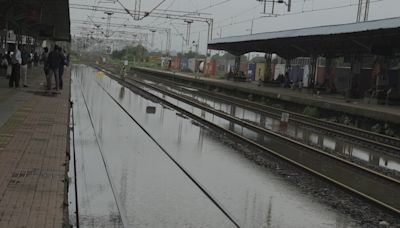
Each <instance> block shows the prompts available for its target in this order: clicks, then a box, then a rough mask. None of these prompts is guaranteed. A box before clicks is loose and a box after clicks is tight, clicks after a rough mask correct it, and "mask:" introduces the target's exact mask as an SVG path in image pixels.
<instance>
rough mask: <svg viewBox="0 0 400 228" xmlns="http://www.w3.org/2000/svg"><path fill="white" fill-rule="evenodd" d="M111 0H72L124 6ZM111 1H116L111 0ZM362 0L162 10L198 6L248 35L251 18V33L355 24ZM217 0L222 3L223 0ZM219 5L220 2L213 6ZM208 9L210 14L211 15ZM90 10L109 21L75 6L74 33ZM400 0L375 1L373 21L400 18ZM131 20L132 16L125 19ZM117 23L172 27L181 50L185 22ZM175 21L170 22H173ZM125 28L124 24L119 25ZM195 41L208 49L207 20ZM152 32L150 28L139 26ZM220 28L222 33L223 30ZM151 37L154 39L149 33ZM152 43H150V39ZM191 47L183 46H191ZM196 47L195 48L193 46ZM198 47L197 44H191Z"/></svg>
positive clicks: (247, 2)
mask: <svg viewBox="0 0 400 228" xmlns="http://www.w3.org/2000/svg"><path fill="white" fill-rule="evenodd" d="M107 1H110V0H87V1H84V2H85V3H82V2H83V1H81V0H70V3H71V4H88V5H99V6H104V7H115V8H121V6H120V5H119V4H118V3H114V4H112V3H111V4H110V3H107ZM111 1H112V0H111ZM120 1H121V3H122V4H123V5H125V6H126V7H127V8H128V9H130V10H133V8H134V2H135V0H120ZM358 1H359V0H292V10H291V12H287V8H286V6H285V5H283V4H277V5H276V8H275V13H276V14H279V15H280V16H277V17H265V15H263V14H262V11H263V5H262V4H261V3H259V2H257V1H256V0H166V1H165V2H164V3H163V4H162V5H161V6H160V7H159V8H158V9H169V10H181V11H198V10H199V9H204V8H207V7H208V8H207V9H204V10H202V11H200V12H202V13H207V15H203V16H204V17H210V18H214V30H213V36H214V38H217V37H220V36H222V37H226V36H235V35H244V34H249V33H250V28H251V24H252V20H253V19H254V25H253V33H260V32H269V31H279V30H287V29H294V28H304V27H313V26H320V25H329V24H343V23H353V22H355V20H356V14H357V4H358ZM160 2H161V0H142V6H141V8H142V10H143V11H149V10H150V9H152V8H153V7H155V6H156V5H157V4H158V3H160ZM218 3H222V4H219V5H218ZM267 4H268V5H267V11H268V12H270V11H271V4H270V3H267ZM214 5H216V6H214ZM212 6H214V7H212ZM208 14H209V15H208ZM88 15H94V16H95V17H96V18H97V17H98V19H96V18H95V20H96V21H105V20H104V19H101V18H100V17H104V13H102V12H91V11H86V10H78V9H71V19H72V28H73V30H72V34H78V33H79V31H78V30H76V27H77V26H79V25H78V24H77V23H75V22H74V20H76V19H80V20H87V17H88ZM399 16H400V1H399V0H371V6H370V12H369V20H376V19H383V18H390V17H399ZM127 20H128V21H127ZM112 22H114V23H128V24H135V25H150V26H158V27H167V28H171V29H172V33H173V36H172V49H174V50H176V51H181V49H182V36H181V35H179V34H178V31H179V33H182V34H186V25H185V23H184V22H183V21H177V20H166V19H161V18H154V17H148V18H145V19H143V20H142V21H133V20H132V18H130V17H129V16H127V15H122V14H119V15H115V16H114V18H113V19H112ZM171 23H172V25H171ZM119 30H121V29H119ZM191 31H192V32H191V38H190V39H191V40H192V41H197V39H198V37H199V33H200V51H201V52H203V53H204V52H205V50H206V43H207V25H206V24H205V23H194V24H192V29H191ZM140 32H141V33H148V31H140ZM221 32H222V33H221ZM149 39H150V38H149ZM147 45H149V43H147ZM161 46H162V47H163V48H165V35H164V34H160V33H156V35H155V42H154V48H158V49H160V48H161ZM188 48H189V47H185V50H188ZM192 48H193V47H192ZM193 49H194V48H193Z"/></svg>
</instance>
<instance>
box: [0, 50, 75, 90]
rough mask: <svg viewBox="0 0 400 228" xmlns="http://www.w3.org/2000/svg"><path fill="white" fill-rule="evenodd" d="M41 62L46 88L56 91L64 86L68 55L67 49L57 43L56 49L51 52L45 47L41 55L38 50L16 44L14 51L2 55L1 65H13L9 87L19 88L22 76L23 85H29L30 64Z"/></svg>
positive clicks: (5, 67)
mask: <svg viewBox="0 0 400 228" xmlns="http://www.w3.org/2000/svg"><path fill="white" fill-rule="evenodd" d="M20 47H21V50H20V49H19V48H20ZM39 62H42V63H43V66H44V74H45V76H46V88H47V89H48V90H51V89H54V90H56V91H58V90H60V89H62V88H63V79H62V77H63V74H64V66H66V65H68V62H69V61H68V56H67V55H66V53H65V51H64V50H63V49H62V48H61V47H59V46H57V45H55V46H54V49H53V50H52V51H51V52H49V49H48V48H47V47H45V48H44V49H43V53H42V54H41V55H40V56H39V54H38V53H37V52H35V53H30V52H28V50H27V47H26V46H25V45H23V46H18V45H16V46H15V50H14V52H12V53H7V54H4V55H1V56H0V67H1V68H2V69H6V70H7V68H8V67H10V66H11V75H10V79H9V87H10V88H12V87H15V88H18V87H19V86H20V78H21V77H22V79H23V87H28V64H32V63H33V64H34V66H38V65H39ZM52 77H54V79H55V86H54V87H53V88H52Z"/></svg>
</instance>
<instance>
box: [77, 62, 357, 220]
mask: <svg viewBox="0 0 400 228" xmlns="http://www.w3.org/2000/svg"><path fill="white" fill-rule="evenodd" d="M73 71H74V84H73V88H74V89H73V93H74V96H73V98H74V103H75V105H76V106H75V109H76V110H75V111H74V112H77V115H78V116H79V115H80V116H82V121H80V122H78V123H79V125H78V123H77V126H76V128H77V129H81V132H82V134H80V135H79V137H80V140H79V142H77V143H78V144H79V149H77V150H78V151H77V153H78V155H77V158H78V160H80V162H79V165H78V168H79V176H78V186H79V189H80V192H82V193H81V195H80V196H79V197H78V198H79V201H80V202H81V204H80V209H81V211H82V213H85V214H82V215H85V216H83V217H84V218H86V219H87V221H96V222H98V223H101V222H104V223H108V224H110V223H112V221H117V222H119V223H122V224H124V225H125V227H232V224H231V223H230V222H229V221H228V220H227V219H226V218H225V217H224V215H223V214H222V213H221V212H220V211H219V210H218V209H217V208H216V207H215V206H214V205H213V204H212V203H211V202H210V201H209V200H208V199H207V198H206V197H205V196H204V195H203V194H202V193H201V192H200V191H199V190H198V189H197V188H196V186H194V185H193V184H192V183H191V182H190V180H189V179H188V178H187V177H185V176H184V175H183V174H182V172H181V171H180V170H178V169H177V168H176V167H175V166H174V164H173V163H172V162H171V161H170V160H168V158H167V157H166V156H165V155H164V154H163V153H162V152H161V151H160V148H158V147H157V146H156V145H155V144H154V142H152V141H151V140H150V139H149V137H148V136H147V135H145V134H144V132H143V131H142V130H140V129H139V127H138V126H137V125H136V124H135V123H133V121H132V120H131V119H130V118H129V117H128V116H127V115H126V114H124V113H122V111H121V109H120V108H119V107H118V106H117V105H116V104H115V103H114V102H113V101H112V100H111V99H110V98H109V97H108V95H107V94H106V93H105V92H104V91H103V90H102V88H101V87H100V86H99V85H98V84H97V82H98V83H100V84H101V85H102V86H103V87H105V88H106V90H107V91H108V92H109V93H111V94H112V96H113V97H114V98H115V99H117V100H119V101H120V103H121V104H122V105H123V106H124V107H125V108H126V109H127V110H128V111H129V113H130V114H131V115H132V116H133V117H134V118H135V119H136V120H137V121H138V122H139V123H140V124H141V125H142V126H143V127H144V128H145V129H146V130H147V131H148V132H149V133H150V134H151V135H152V136H153V137H154V138H155V139H156V140H157V141H158V142H159V143H160V144H161V145H162V146H163V147H164V148H165V149H166V150H167V151H168V152H169V153H171V155H172V156H173V157H174V158H175V159H177V160H178V161H179V162H180V163H181V164H182V165H183V166H184V167H185V168H186V169H187V170H188V171H189V173H191V174H192V175H193V176H194V177H195V178H196V179H197V180H199V181H200V183H201V184H202V185H203V186H204V187H205V188H206V189H207V190H208V191H209V192H210V193H211V194H212V195H213V196H214V197H215V198H217V199H218V201H219V202H220V203H221V204H222V205H223V207H224V208H226V209H227V210H228V211H229V212H230V213H231V214H232V215H233V216H234V217H235V218H236V219H237V221H238V222H239V224H240V225H241V226H242V227H354V225H353V223H352V221H351V220H349V218H347V217H346V216H345V215H342V214H341V213H340V212H337V211H334V210H332V209H330V208H328V207H326V206H325V205H322V204H320V203H318V202H317V201H316V200H315V199H313V198H310V197H309V196H306V195H304V194H302V193H301V192H300V191H298V189H296V187H294V186H291V185H290V184H288V183H287V182H286V181H285V180H283V179H281V177H279V176H275V175H273V174H272V173H270V172H269V171H268V170H267V169H264V168H262V167H259V166H257V165H255V164H254V163H252V162H251V161H249V160H247V159H245V158H244V157H243V156H241V155H240V154H239V153H238V152H236V151H234V150H233V149H232V148H229V147H227V146H225V145H224V144H222V143H221V142H219V141H218V140H216V139H214V138H213V137H212V136H211V135H209V134H208V132H207V131H205V130H204V129H202V128H200V127H198V126H196V125H193V124H192V121H191V120H190V119H186V118H183V117H181V116H179V115H177V113H176V112H175V111H173V110H170V109H167V108H163V107H162V106H161V105H159V104H154V103H153V102H151V101H149V100H146V99H144V98H142V97H141V96H138V95H136V94H134V93H132V92H131V91H129V90H128V89H124V88H123V87H121V85H119V84H118V83H116V82H115V81H113V80H111V79H109V78H108V77H96V72H95V71H94V70H92V69H90V68H87V67H83V66H81V67H74V69H73ZM78 82H79V83H78ZM81 89H82V91H83V94H84V96H82V94H81V93H80V90H81ZM84 98H85V99H86V102H87V104H88V109H89V111H90V115H91V118H92V120H93V124H94V130H93V127H91V126H90V119H89V120H88V118H89V117H88V112H87V110H86V109H85V107H82V106H83V105H81V104H82V103H83V102H84V100H83V99H84ZM148 106H154V107H155V108H156V113H154V114H147V113H146V108H147V107H148ZM220 121H223V120H220ZM87 122H89V124H88V123H87ZM221 124H226V125H227V126H229V123H228V122H224V123H221ZM232 127H234V128H235V126H232ZM237 130H238V131H240V130H243V129H240V128H238V129H237ZM94 132H95V134H94ZM244 134H245V133H244ZM249 134H250V133H249ZM254 137H257V135H254ZM96 139H97V140H98V142H99V145H100V149H101V151H102V152H103V154H104V159H105V161H106V165H104V164H103V163H102V158H101V155H100V151H99V150H100V149H99V147H96V146H97V144H96ZM95 154H97V155H95ZM89 155H92V156H91V157H89ZM86 156H87V157H86ZM106 167H107V168H106ZM88 170H91V171H90V172H89V171H88ZM107 171H108V173H109V175H110V176H111V178H110V180H111V181H110V180H108V178H107ZM79 177H80V178H81V179H83V180H85V178H86V180H85V181H86V182H85V181H81V182H79ZM111 186H114V190H115V193H114V194H113V192H112V187H111ZM118 208H119V210H118ZM118 212H119V214H118ZM115 215H118V216H115ZM98 218H100V219H98ZM111 218H114V219H111ZM115 218H117V219H115ZM117 224H118V223H117ZM85 227H98V226H91V224H90V223H85ZM104 227H110V226H107V225H105V226H104ZM111 227H112V226H111Z"/></svg>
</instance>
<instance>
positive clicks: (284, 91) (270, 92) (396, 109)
mask: <svg viewBox="0 0 400 228" xmlns="http://www.w3.org/2000/svg"><path fill="white" fill-rule="evenodd" d="M138 69H141V70H145V71H153V72H158V73H162V74H168V75H173V76H174V77H180V78H183V79H187V80H196V81H199V80H200V81H202V82H204V83H206V84H213V85H217V86H220V87H223V88H227V89H232V88H235V89H236V90H239V91H243V92H247V93H254V94H257V95H263V96H266V97H270V98H277V97H278V95H279V99H281V100H284V101H289V102H294V103H299V104H304V105H312V106H316V107H320V108H324V109H328V110H335V111H337V110H340V111H342V112H345V113H349V114H352V115H358V116H363V117H367V118H372V119H377V120H382V121H387V120H390V121H391V122H393V123H398V124H399V123H400V106H388V105H378V104H368V103H367V102H366V101H364V100H351V101H348V100H346V99H345V98H343V97H340V96H337V95H328V94H323V95H316V94H311V93H306V92H304V91H303V92H301V91H299V90H291V89H288V88H280V87H267V86H258V84H257V83H251V82H233V81H227V80H218V79H214V78H206V77H201V78H200V79H195V78H194V76H193V75H188V74H184V73H178V72H175V73H174V72H171V71H165V70H157V69H150V68H142V67H139V68H138Z"/></svg>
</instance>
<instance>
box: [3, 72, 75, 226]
mask: <svg viewBox="0 0 400 228" xmlns="http://www.w3.org/2000/svg"><path fill="white" fill-rule="evenodd" d="M28 77H29V80H28V83H29V88H19V89H16V88H8V80H7V79H6V78H5V77H4V76H0V227H41V228H42V227H62V226H63V223H64V219H66V218H67V217H66V216H65V212H66V209H65V208H64V198H65V187H66V186H65V185H66V183H67V182H65V173H66V167H67V166H66V162H67V161H66V159H67V144H68V137H69V131H68V121H69V97H70V88H69V84H70V83H69V81H70V72H69V70H66V72H65V75H64V90H62V92H61V93H60V94H51V95H50V94H46V93H45V92H44V90H43V86H42V85H43V83H44V81H45V78H44V76H43V74H42V67H37V68H32V69H29V70H28ZM53 81H54V80H53Z"/></svg>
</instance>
